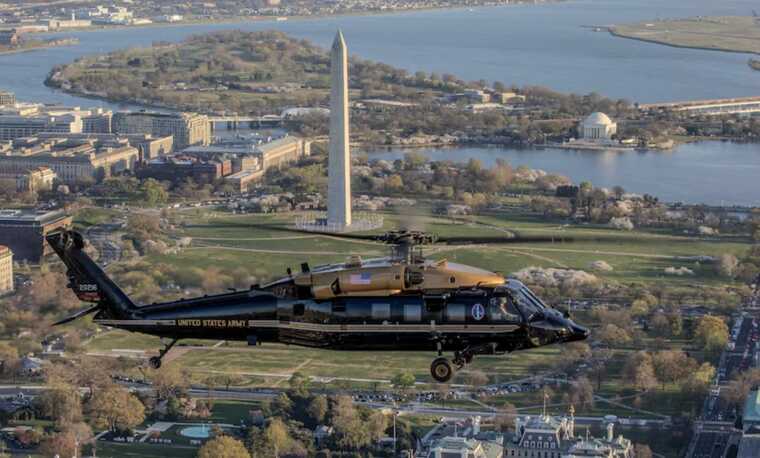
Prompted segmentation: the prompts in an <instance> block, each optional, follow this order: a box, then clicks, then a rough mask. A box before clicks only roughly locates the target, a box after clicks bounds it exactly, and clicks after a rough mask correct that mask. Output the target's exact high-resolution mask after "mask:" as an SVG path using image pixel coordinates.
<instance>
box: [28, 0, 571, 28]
mask: <svg viewBox="0 0 760 458" xmlns="http://www.w3.org/2000/svg"><path fill="white" fill-rule="evenodd" d="M565 1H567V0H543V1H524V2H519V3H504V4H499V5H475V6H465V5H456V6H424V7H420V8H408V9H398V10H392V11H375V10H366V11H356V12H347V13H340V14H314V15H296V16H242V17H224V18H218V19H198V20H188V21H177V22H152V23H150V24H136V25H97V26H91V27H72V28H67V29H64V30H48V31H47V32H30V33H31V34H36V35H44V34H60V33H67V32H76V33H84V32H100V31H104V30H122V29H142V28H160V27H189V26H194V25H235V24H244V23H248V22H250V23H257V22H272V23H278V22H289V21H310V20H311V21H318V20H322V19H339V18H344V17H356V16H395V15H400V14H411V13H417V12H429V11H462V10H465V11H466V10H471V9H475V8H511V7H516V6H535V5H543V4H555V3H564V2H565ZM281 18H284V20H283V19H281Z"/></svg>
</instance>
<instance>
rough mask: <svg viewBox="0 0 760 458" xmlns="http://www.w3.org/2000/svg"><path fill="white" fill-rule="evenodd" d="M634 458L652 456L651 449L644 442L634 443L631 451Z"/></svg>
mask: <svg viewBox="0 0 760 458" xmlns="http://www.w3.org/2000/svg"><path fill="white" fill-rule="evenodd" d="M633 456H634V458H652V456H654V455H652V449H650V448H649V446H648V445H646V444H636V445H635V446H634V452H633Z"/></svg>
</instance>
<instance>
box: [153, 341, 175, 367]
mask: <svg viewBox="0 0 760 458" xmlns="http://www.w3.org/2000/svg"><path fill="white" fill-rule="evenodd" d="M177 340H179V339H172V340H171V341H170V342H169V343H168V344H167V345H166V346H165V347H164V348H163V349H162V350H161V351H159V352H158V356H153V357H151V358H150V359H149V360H148V364H149V365H150V367H152V368H153V369H159V368H160V367H161V359H162V358H163V357H164V356H165V355H166V354H167V353H169V350H171V349H172V347H173V346H174V344H176V343H177Z"/></svg>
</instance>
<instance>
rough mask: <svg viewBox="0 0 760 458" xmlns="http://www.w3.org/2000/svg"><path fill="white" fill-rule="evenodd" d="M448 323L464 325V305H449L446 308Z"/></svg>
mask: <svg viewBox="0 0 760 458" xmlns="http://www.w3.org/2000/svg"><path fill="white" fill-rule="evenodd" d="M446 321H449V322H455V323H463V322H464V321H465V306H464V304H448V305H447V306H446Z"/></svg>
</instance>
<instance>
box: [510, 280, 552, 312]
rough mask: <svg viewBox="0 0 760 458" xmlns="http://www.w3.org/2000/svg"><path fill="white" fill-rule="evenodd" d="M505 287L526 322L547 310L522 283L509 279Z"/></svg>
mask: <svg viewBox="0 0 760 458" xmlns="http://www.w3.org/2000/svg"><path fill="white" fill-rule="evenodd" d="M506 286H507V289H508V290H509V292H510V294H511V295H512V297H513V298H514V299H515V301H516V302H517V306H518V307H519V308H520V311H521V312H522V313H523V315H524V316H525V319H526V320H527V321H530V320H531V319H532V318H534V317H536V316H538V315H541V314H542V311H543V310H544V309H545V308H547V307H546V304H544V303H543V301H541V299H539V298H538V297H537V296H536V295H535V294H533V291H531V290H530V289H529V288H528V287H527V286H525V285H524V284H522V282H519V281H517V280H511V279H510V280H509V281H507V285H506Z"/></svg>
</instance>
